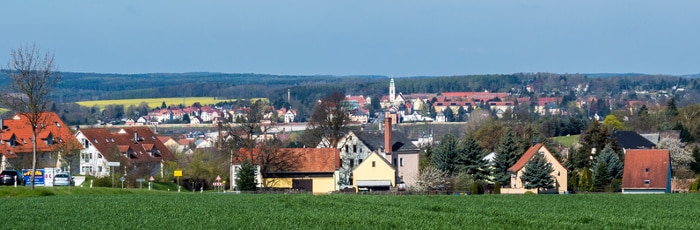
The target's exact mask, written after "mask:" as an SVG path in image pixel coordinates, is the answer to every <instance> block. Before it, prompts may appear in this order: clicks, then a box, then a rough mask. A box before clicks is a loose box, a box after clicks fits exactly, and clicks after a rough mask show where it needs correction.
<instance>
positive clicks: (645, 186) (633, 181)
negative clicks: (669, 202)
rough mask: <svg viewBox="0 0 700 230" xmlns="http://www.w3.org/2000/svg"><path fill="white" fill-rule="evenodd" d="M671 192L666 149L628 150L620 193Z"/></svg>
mask: <svg viewBox="0 0 700 230" xmlns="http://www.w3.org/2000/svg"><path fill="white" fill-rule="evenodd" d="M669 192H671V158H670V153H669V151H668V149H628V150H627V153H626V154H625V169H624V170H623V175H622V193H669Z"/></svg>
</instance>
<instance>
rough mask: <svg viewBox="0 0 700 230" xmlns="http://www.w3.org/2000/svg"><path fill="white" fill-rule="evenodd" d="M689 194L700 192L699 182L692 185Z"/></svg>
mask: <svg viewBox="0 0 700 230" xmlns="http://www.w3.org/2000/svg"><path fill="white" fill-rule="evenodd" d="M689 192H698V182H697V181H695V182H693V184H691V185H690V191H689Z"/></svg>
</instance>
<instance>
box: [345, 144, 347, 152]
mask: <svg viewBox="0 0 700 230" xmlns="http://www.w3.org/2000/svg"><path fill="white" fill-rule="evenodd" d="M345 152H346V153H348V145H345Z"/></svg>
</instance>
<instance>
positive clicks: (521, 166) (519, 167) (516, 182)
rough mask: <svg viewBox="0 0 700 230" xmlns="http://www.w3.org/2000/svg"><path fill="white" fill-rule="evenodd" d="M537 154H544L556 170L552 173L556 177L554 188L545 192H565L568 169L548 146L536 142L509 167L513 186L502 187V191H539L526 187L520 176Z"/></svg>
mask: <svg viewBox="0 0 700 230" xmlns="http://www.w3.org/2000/svg"><path fill="white" fill-rule="evenodd" d="M535 154H543V155H544V158H545V160H546V161H547V162H549V163H548V165H549V166H550V167H552V168H553V169H554V170H553V171H552V173H551V174H550V175H551V176H552V177H553V178H554V188H553V189H550V190H545V191H542V192H544V193H555V192H556V193H565V192H566V189H567V184H566V182H567V174H568V170H567V169H566V167H564V165H562V164H561V163H560V162H559V161H558V160H557V158H556V157H554V155H552V152H550V151H549V150H548V149H547V147H545V146H544V145H543V144H536V145H534V146H532V147H530V148H529V149H528V150H527V151H526V152H525V154H523V156H521V157H520V159H518V161H517V162H515V164H514V165H513V166H511V167H510V168H508V171H509V172H511V177H510V186H511V188H504V189H501V192H502V193H517V194H522V193H525V192H526V191H532V192H537V189H529V190H528V189H525V187H524V185H523V181H522V179H520V177H521V176H522V175H523V172H524V170H525V165H526V164H527V162H528V161H530V159H532V157H533V156H535Z"/></svg>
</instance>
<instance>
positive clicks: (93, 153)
mask: <svg viewBox="0 0 700 230" xmlns="http://www.w3.org/2000/svg"><path fill="white" fill-rule="evenodd" d="M75 138H76V139H78V141H80V144H81V145H82V146H83V149H82V150H80V174H81V175H90V176H94V177H105V176H109V170H110V168H109V166H108V165H107V162H108V160H107V159H105V158H104V157H103V156H102V153H100V151H99V150H98V149H97V147H95V145H94V144H92V142H94V141H97V142H99V141H100V140H97V139H95V138H93V139H94V140H89V139H88V137H87V136H85V134H83V132H82V131H78V132H77V133H76V134H75ZM102 141H105V142H109V141H110V139H106V140H102Z"/></svg>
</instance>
